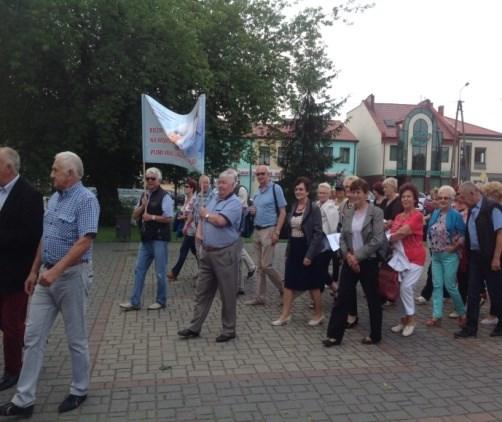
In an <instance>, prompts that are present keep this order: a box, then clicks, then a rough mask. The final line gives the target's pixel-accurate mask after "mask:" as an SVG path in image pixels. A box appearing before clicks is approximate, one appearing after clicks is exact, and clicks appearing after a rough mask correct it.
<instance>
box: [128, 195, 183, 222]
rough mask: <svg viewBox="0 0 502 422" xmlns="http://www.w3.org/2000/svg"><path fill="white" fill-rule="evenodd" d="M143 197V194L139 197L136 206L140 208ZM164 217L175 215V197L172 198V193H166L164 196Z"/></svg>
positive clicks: (162, 205)
mask: <svg viewBox="0 0 502 422" xmlns="http://www.w3.org/2000/svg"><path fill="white" fill-rule="evenodd" d="M142 198H143V195H141V197H140V198H139V200H138V202H137V203H136V208H138V207H139V206H140V205H141V199H142ZM161 207H162V217H171V218H172V217H174V201H173V198H171V195H169V194H166V195H164V197H163V198H162V204H161Z"/></svg>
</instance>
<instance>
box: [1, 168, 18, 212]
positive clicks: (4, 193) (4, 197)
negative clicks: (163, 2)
mask: <svg viewBox="0 0 502 422" xmlns="http://www.w3.org/2000/svg"><path fill="white" fill-rule="evenodd" d="M18 179H19V174H18V175H17V176H16V177H14V179H12V180H11V181H10V182H9V183H7V184H6V185H5V186H0V211H1V210H2V208H3V204H5V201H7V198H8V197H9V193H10V191H11V190H12V188H13V187H14V185H15V184H16V182H17V181H18Z"/></svg>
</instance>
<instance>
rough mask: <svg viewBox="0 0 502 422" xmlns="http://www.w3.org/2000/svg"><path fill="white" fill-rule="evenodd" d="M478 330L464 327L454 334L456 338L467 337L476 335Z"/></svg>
mask: <svg viewBox="0 0 502 422" xmlns="http://www.w3.org/2000/svg"><path fill="white" fill-rule="evenodd" d="M476 335H477V334H476V332H475V331H471V330H468V329H467V328H462V329H461V330H460V331H457V332H456V333H454V334H453V337H455V338H467V337H476Z"/></svg>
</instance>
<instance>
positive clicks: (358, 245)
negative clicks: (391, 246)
mask: <svg viewBox="0 0 502 422" xmlns="http://www.w3.org/2000/svg"><path fill="white" fill-rule="evenodd" d="M350 191H351V198H352V199H351V200H352V205H353V207H352V208H351V209H350V210H349V211H348V212H347V214H346V216H345V218H344V221H343V226H342V232H341V236H340V251H341V254H342V257H343V260H344V261H343V266H342V272H341V276H340V285H339V287H338V297H337V299H336V301H335V304H334V306H333V310H332V311H331V318H330V321H329V325H328V333H327V338H326V339H325V340H324V341H323V344H324V346H326V347H331V346H337V345H340V344H341V343H342V339H343V335H344V332H345V328H346V321H347V315H348V313H349V308H350V304H351V303H352V302H353V300H354V299H353V296H354V295H355V294H356V288H355V286H356V283H357V282H358V281H360V282H361V285H362V287H363V290H364V293H365V295H366V300H367V302H368V308H369V314H370V326H371V330H370V334H369V336H367V337H364V338H363V339H362V343H363V344H376V343H379V342H380V340H381V338H382V307H381V304H380V296H379V291H378V259H377V250H378V249H379V248H380V247H381V245H382V244H383V241H384V223H383V212H382V210H381V209H380V208H378V207H375V206H374V205H373V204H370V203H368V201H367V198H368V191H369V186H368V183H367V182H366V181H365V180H363V179H357V180H355V181H353V182H352V184H351V185H350Z"/></svg>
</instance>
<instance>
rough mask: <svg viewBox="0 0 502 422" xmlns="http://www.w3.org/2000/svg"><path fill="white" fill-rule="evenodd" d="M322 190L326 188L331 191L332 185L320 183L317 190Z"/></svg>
mask: <svg viewBox="0 0 502 422" xmlns="http://www.w3.org/2000/svg"><path fill="white" fill-rule="evenodd" d="M320 188H326V189H328V190H330V191H331V186H330V184H329V183H326V182H322V183H319V185H318V186H317V190H319V189H320Z"/></svg>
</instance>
